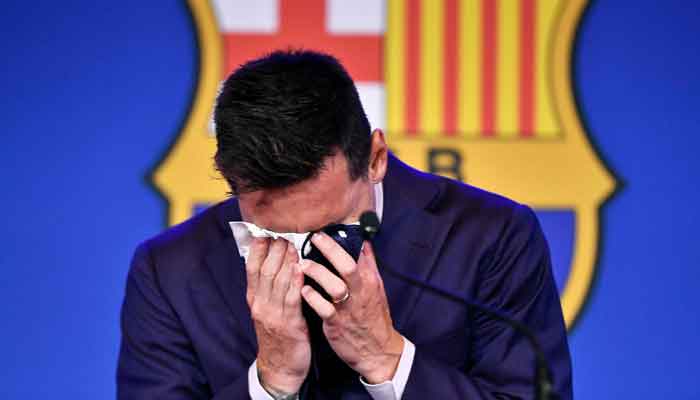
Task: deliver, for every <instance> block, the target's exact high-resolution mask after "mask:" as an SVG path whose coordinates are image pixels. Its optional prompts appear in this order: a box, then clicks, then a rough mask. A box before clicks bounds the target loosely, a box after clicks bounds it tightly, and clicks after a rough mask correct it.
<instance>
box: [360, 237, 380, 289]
mask: <svg viewBox="0 0 700 400" xmlns="http://www.w3.org/2000/svg"><path fill="white" fill-rule="evenodd" d="M357 274H358V275H359V276H360V279H361V280H362V282H365V283H370V284H371V283H376V284H378V285H379V286H380V287H381V286H382V285H383V283H382V277H381V275H380V274H379V268H378V267H377V259H376V256H375V255H374V248H373V247H372V243H371V242H369V241H365V242H364V243H362V251H361V252H360V257H358V259H357Z"/></svg>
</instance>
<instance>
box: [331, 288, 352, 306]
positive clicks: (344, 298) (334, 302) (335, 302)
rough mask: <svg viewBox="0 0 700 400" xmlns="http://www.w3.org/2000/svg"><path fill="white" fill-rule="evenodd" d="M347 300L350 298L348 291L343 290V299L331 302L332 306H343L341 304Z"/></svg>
mask: <svg viewBox="0 0 700 400" xmlns="http://www.w3.org/2000/svg"><path fill="white" fill-rule="evenodd" d="M349 298H350V291H349V290H347V289H346V290H345V295H343V298H341V299H338V300H335V299H334V300H333V304H343V303H345V302H346V301H348V299H349Z"/></svg>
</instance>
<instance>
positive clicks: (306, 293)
mask: <svg viewBox="0 0 700 400" xmlns="http://www.w3.org/2000/svg"><path fill="white" fill-rule="evenodd" d="M301 295H302V296H303V297H304V300H305V301H306V302H307V303H308V304H309V306H311V308H312V309H313V310H314V311H316V314H318V316H319V317H321V319H322V320H324V321H327V320H329V319H331V318H333V317H334V316H335V307H334V306H333V304H331V303H330V302H329V301H328V300H326V299H324V298H323V296H321V294H320V293H318V292H317V291H315V290H314V289H313V288H312V287H311V286H308V285H305V286H304V287H303V288H301Z"/></svg>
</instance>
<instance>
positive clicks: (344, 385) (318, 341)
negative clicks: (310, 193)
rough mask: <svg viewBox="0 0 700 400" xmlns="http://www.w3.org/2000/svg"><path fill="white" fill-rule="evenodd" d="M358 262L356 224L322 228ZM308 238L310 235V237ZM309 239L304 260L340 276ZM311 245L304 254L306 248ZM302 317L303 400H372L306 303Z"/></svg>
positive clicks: (317, 286)
mask: <svg viewBox="0 0 700 400" xmlns="http://www.w3.org/2000/svg"><path fill="white" fill-rule="evenodd" d="M322 230H323V232H325V233H326V234H328V235H329V236H330V237H331V238H333V239H334V240H335V241H336V242H337V243H338V244H340V246H341V247H342V248H343V249H344V250H345V251H346V252H347V253H348V254H350V256H352V258H353V259H355V260H356V261H357V259H358V257H359V256H360V251H361V249H362V242H363V240H362V232H361V230H360V226H359V225H331V226H327V227H325V228H323V229H322ZM310 237H311V235H309V238H310ZM309 238H307V241H306V242H305V243H304V246H303V247H302V252H301V253H302V254H303V257H304V258H307V259H309V260H312V261H315V262H317V263H319V264H321V265H323V266H325V267H326V268H328V269H329V270H330V271H331V272H334V273H335V274H336V275H339V274H338V273H337V272H336V270H335V268H334V267H333V265H332V264H331V263H330V262H329V261H328V260H327V259H326V258H325V257H324V256H323V254H321V252H320V251H319V250H318V249H316V248H315V247H314V246H313V245H312V244H311V242H310V240H309ZM307 246H310V249H309V250H308V251H307V249H306V247H307ZM305 283H306V284H308V285H310V286H312V287H313V288H314V289H316V290H317V291H318V292H319V293H321V294H322V295H324V296H325V297H326V298H328V295H327V294H326V293H325V291H323V289H321V287H320V286H319V285H318V284H316V282H314V281H313V280H311V279H309V278H307V280H306V282H305ZM302 311H303V314H304V317H305V318H306V322H307V325H308V327H309V336H310V339H311V370H310V371H309V376H308V378H307V381H306V383H305V385H304V386H305V388H304V389H305V390H302V394H303V396H302V397H303V398H304V399H312V398H313V399H343V400H350V399H353V400H354V399H358V400H359V399H371V398H370V397H369V394H368V393H367V391H366V390H365V389H364V388H363V387H362V384H361V383H360V381H359V377H358V374H357V372H355V371H354V370H353V369H352V368H350V367H349V366H348V365H347V364H345V362H344V361H343V360H341V359H340V358H339V357H338V356H337V355H336V354H335V352H334V351H333V349H332V348H331V346H330V344H329V343H328V341H327V340H326V336H325V335H324V334H323V321H322V320H321V318H320V317H319V316H318V315H317V314H316V312H315V311H314V310H313V309H312V308H311V307H310V306H309V305H308V304H306V302H304V304H303V309H302Z"/></svg>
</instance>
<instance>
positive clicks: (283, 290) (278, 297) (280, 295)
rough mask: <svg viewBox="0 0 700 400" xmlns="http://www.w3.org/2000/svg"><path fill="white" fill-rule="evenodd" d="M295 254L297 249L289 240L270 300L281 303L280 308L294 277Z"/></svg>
mask: <svg viewBox="0 0 700 400" xmlns="http://www.w3.org/2000/svg"><path fill="white" fill-rule="evenodd" d="M295 255H296V250H295V249H294V246H293V245H292V244H291V243H289V242H287V249H286V251H285V254H284V260H283V261H282V265H281V266H280V269H279V271H278V272H277V276H275V280H274V282H273V284H272V293H271V295H270V296H271V297H270V300H271V301H272V302H274V303H275V304H279V308H280V309H282V307H283V305H284V304H283V303H284V296H285V295H286V294H287V290H289V283H290V281H291V279H292V274H293V268H294V266H293V264H294V262H293V261H290V260H293V259H294V256H295Z"/></svg>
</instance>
